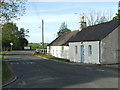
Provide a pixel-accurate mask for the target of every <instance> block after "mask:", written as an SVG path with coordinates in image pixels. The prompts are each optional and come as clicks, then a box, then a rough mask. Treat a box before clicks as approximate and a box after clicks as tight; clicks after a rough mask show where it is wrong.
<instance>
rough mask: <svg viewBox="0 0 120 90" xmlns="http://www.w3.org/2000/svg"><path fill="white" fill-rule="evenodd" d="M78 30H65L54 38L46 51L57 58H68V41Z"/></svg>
mask: <svg viewBox="0 0 120 90" xmlns="http://www.w3.org/2000/svg"><path fill="white" fill-rule="evenodd" d="M78 32H79V30H76V31H71V32H67V33H65V34H63V35H61V36H59V37H58V38H56V39H55V40H54V41H52V42H51V43H50V44H49V45H48V46H47V53H48V54H50V55H52V56H55V57H58V58H64V59H69V44H68V43H69V41H70V40H71V39H72V38H73V37H74V36H75V35H76V34H77V33H78Z"/></svg>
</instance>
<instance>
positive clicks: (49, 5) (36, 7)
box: [15, 0, 118, 43]
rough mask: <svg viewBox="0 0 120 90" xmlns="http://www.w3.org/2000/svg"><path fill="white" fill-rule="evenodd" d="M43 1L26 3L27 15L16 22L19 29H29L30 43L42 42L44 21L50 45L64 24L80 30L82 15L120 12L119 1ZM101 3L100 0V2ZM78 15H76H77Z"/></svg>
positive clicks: (46, 40) (47, 41)
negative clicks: (93, 12) (96, 12)
mask: <svg viewBox="0 0 120 90" xmlns="http://www.w3.org/2000/svg"><path fill="white" fill-rule="evenodd" d="M48 1H49V0H44V2H43V1H42V0H40V1H35V0H34V1H32V0H29V2H26V4H25V6H26V12H25V13H26V14H24V15H23V16H22V17H21V18H20V20H19V21H15V23H16V24H17V26H18V27H19V28H25V29H29V33H28V35H29V36H30V37H27V39H28V41H29V43H31V42H32V43H40V42H42V28H41V26H42V20H44V35H45V37H44V38H45V42H46V43H50V42H52V41H53V40H54V39H55V38H56V37H57V32H58V31H59V28H60V26H61V23H62V22H64V21H65V22H66V24H67V26H68V28H69V29H70V30H72V31H74V30H78V29H79V22H80V15H81V13H86V12H87V13H89V11H100V12H105V13H106V14H107V13H109V12H111V13H112V16H114V15H115V13H116V12H117V10H118V1H116V0H114V1H113V0H109V1H108V2H94V0H93V1H91V2H87V1H88V0H84V2H78V1H77V0H75V2H73V0H72V1H70V0H69V2H68V0H66V2H64V1H63V2H61V1H60V0H58V2H55V1H54V0H50V2H48ZM81 1H82V0H81ZM98 1H99V0H98ZM75 13H76V14H75Z"/></svg>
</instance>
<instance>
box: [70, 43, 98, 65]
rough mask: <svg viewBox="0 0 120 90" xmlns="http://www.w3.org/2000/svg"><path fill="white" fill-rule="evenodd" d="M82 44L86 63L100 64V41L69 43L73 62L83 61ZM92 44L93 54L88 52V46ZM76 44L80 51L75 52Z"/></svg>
mask: <svg viewBox="0 0 120 90" xmlns="http://www.w3.org/2000/svg"><path fill="white" fill-rule="evenodd" d="M81 45H84V63H93V64H99V41H92V42H83V43H82V44H81V42H73V43H69V59H70V61H72V62H81V52H80V51H81V50H80V47H81ZM89 45H91V46H92V55H89V54H88V46H89ZM75 46H77V47H78V53H77V54H76V53H75Z"/></svg>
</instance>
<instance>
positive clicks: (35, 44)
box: [28, 43, 47, 50]
mask: <svg viewBox="0 0 120 90" xmlns="http://www.w3.org/2000/svg"><path fill="white" fill-rule="evenodd" d="M28 46H31V48H32V50H35V49H36V48H40V47H42V44H39V43H29V44H28ZM44 48H47V44H46V43H44Z"/></svg>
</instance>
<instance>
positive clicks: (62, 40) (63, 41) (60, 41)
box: [48, 30, 79, 46]
mask: <svg viewBox="0 0 120 90" xmlns="http://www.w3.org/2000/svg"><path fill="white" fill-rule="evenodd" d="M78 32H79V30H75V31H70V32H67V33H65V34H63V35H61V36H59V37H57V38H56V39H55V40H53V41H52V42H51V43H50V44H49V45H48V46H67V45H68V43H69V41H70V40H71V39H72V38H73V37H74V36H76V34H77V33H78Z"/></svg>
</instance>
